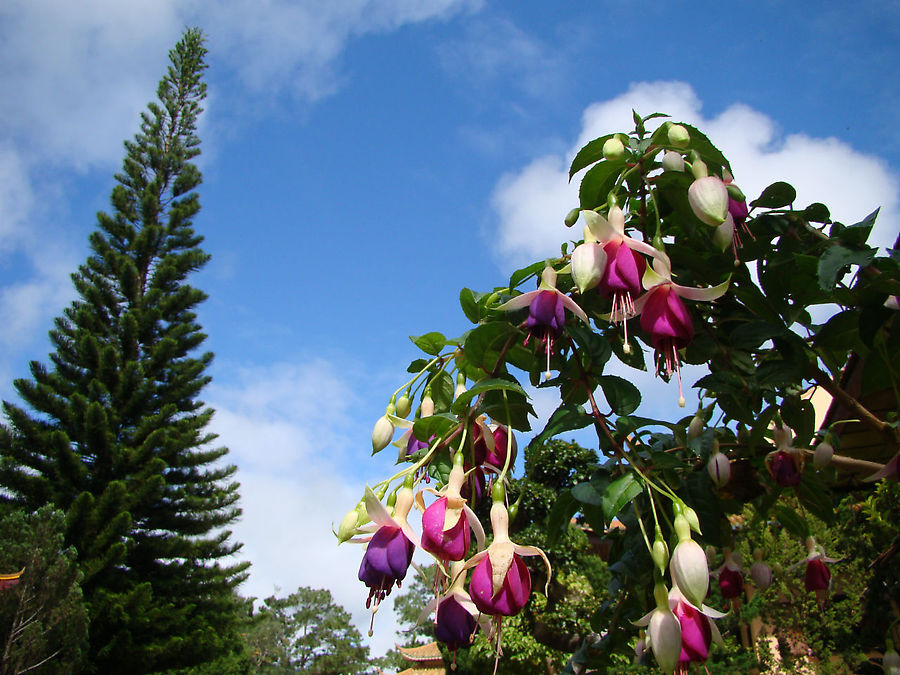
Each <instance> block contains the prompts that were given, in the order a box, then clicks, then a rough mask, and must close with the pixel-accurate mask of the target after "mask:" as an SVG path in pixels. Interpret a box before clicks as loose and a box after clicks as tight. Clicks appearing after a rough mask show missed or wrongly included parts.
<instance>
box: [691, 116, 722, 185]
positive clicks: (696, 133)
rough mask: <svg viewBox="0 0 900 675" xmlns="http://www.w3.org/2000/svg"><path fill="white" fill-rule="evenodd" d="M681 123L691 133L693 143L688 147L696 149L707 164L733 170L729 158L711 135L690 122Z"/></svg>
mask: <svg viewBox="0 0 900 675" xmlns="http://www.w3.org/2000/svg"><path fill="white" fill-rule="evenodd" d="M680 124H681V126H683V127H684V128H685V129H687V130H688V133H689V134H690V135H691V144H690V145H689V146H688V147H689V148H690V149H691V150H696V151H697V154H699V155H700V156H701V157H702V158H703V159H704V161H705V162H706V164H707V165H711V167H710V168H713V169H715V168H716V167H725V168H727V169H728V170H729V171H731V165H730V164H729V163H728V160H727V159H725V155H723V154H722V151H721V150H719V149H718V148H717V147H716V146H715V145H713V144H712V141H710V140H709V137H708V136H707V135H706V134H704V133H703V132H702V131H700V130H699V129H698V128H697V127H694V126H691V125H690V124H685V123H684V122H681V123H680ZM716 173H718V172H716Z"/></svg>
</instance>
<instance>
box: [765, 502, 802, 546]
mask: <svg viewBox="0 0 900 675" xmlns="http://www.w3.org/2000/svg"><path fill="white" fill-rule="evenodd" d="M773 511H774V515H775V518H776V519H777V520H778V522H779V523H781V525H782V527H784V529H786V530H787V531H788V532H790V533H791V534H793V535H795V536H797V537H800V538H801V539H806V538H807V537H808V536H809V524H808V523H807V522H806V518H804V517H803V516H801V515H800V514H799V513H797V512H796V511H794V509H792V508H791V507H789V506H785V505H784V504H779V505H778V506H776V507H775V508H774V509H773Z"/></svg>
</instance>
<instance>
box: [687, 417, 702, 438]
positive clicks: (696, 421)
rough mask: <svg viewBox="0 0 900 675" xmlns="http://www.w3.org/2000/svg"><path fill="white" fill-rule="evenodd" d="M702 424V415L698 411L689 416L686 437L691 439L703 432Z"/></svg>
mask: <svg viewBox="0 0 900 675" xmlns="http://www.w3.org/2000/svg"><path fill="white" fill-rule="evenodd" d="M703 426H704V423H703V416H702V415H701V414H700V413H699V412H698V413H697V414H696V415H694V416H693V417H692V418H691V423H690V424H689V425H688V432H687V435H688V438H689V439H691V440H694V439H695V438H699V437H700V434H702V433H703Z"/></svg>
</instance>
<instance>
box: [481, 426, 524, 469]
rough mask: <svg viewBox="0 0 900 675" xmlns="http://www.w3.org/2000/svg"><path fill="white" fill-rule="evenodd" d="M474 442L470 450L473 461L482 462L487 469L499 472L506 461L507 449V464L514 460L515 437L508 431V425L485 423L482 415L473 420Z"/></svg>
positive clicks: (515, 451)
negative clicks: (508, 456)
mask: <svg viewBox="0 0 900 675" xmlns="http://www.w3.org/2000/svg"><path fill="white" fill-rule="evenodd" d="M473 437H474V439H475V440H474V442H473V443H472V451H473V455H474V459H475V463H476V464H478V465H481V464H484V465H485V466H486V467H487V468H488V469H491V470H493V471H496V472H497V473H499V472H500V471H502V470H503V466H504V464H505V463H506V455H507V451H509V455H510V458H509V465H510V466H512V465H513V464H515V461H516V453H517V446H516V437H515V436H514V435H512V434H510V433H509V429H508V427H505V426H502V425H500V424H491V425H487V424H485V423H484V420H483V416H482V418H479V419H478V420H476V422H475V431H474V435H473Z"/></svg>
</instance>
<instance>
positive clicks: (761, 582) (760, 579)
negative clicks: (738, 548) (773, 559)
mask: <svg viewBox="0 0 900 675" xmlns="http://www.w3.org/2000/svg"><path fill="white" fill-rule="evenodd" d="M762 558H763V552H762V549H759V548H758V549H756V550H755V551H753V560H754V562H753V565H752V566H751V567H750V578H751V579H753V583H754V584H756V587H757V588H758V589H759V590H761V591H764V590H766V589H767V588H768V587H769V586H771V585H772V568H771V567H769V566H768V565H767V564H766V563H765V562H763V559H762Z"/></svg>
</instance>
